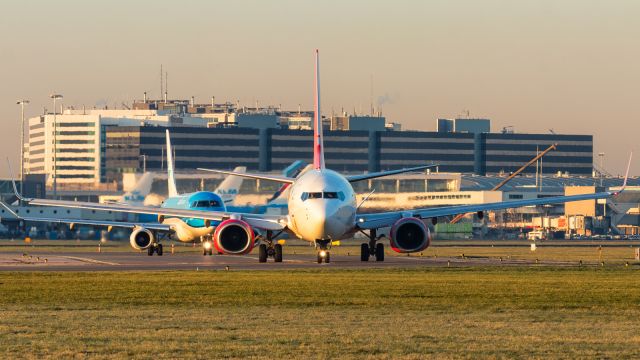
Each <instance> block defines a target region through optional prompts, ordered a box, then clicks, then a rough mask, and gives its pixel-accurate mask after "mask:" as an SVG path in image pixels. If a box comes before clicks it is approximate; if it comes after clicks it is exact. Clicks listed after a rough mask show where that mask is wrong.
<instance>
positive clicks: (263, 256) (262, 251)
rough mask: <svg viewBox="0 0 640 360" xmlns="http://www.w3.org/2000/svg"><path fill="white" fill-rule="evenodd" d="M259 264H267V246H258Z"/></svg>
mask: <svg viewBox="0 0 640 360" xmlns="http://www.w3.org/2000/svg"><path fill="white" fill-rule="evenodd" d="M258 262H261V263H266V262H267V245H266V244H260V246H258Z"/></svg>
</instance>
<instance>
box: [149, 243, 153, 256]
mask: <svg viewBox="0 0 640 360" xmlns="http://www.w3.org/2000/svg"><path fill="white" fill-rule="evenodd" d="M153 251H154V246H153V245H151V246H149V247H148V248H147V255H149V256H153Z"/></svg>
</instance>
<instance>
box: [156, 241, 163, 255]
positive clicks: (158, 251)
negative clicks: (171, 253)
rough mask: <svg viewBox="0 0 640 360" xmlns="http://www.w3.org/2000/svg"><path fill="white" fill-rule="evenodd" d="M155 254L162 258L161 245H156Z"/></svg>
mask: <svg viewBox="0 0 640 360" xmlns="http://www.w3.org/2000/svg"><path fill="white" fill-rule="evenodd" d="M156 253H157V254H158V256H162V244H158V247H157V248H156Z"/></svg>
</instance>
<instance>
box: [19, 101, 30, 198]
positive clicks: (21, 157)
mask: <svg viewBox="0 0 640 360" xmlns="http://www.w3.org/2000/svg"><path fill="white" fill-rule="evenodd" d="M16 104H17V105H20V114H21V115H20V193H21V194H24V106H25V105H27V104H29V100H25V99H22V100H18V101H17V102H16Z"/></svg>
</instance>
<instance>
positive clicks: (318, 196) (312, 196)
mask: <svg viewBox="0 0 640 360" xmlns="http://www.w3.org/2000/svg"><path fill="white" fill-rule="evenodd" d="M309 199H322V193H321V192H312V193H309Z"/></svg>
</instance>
